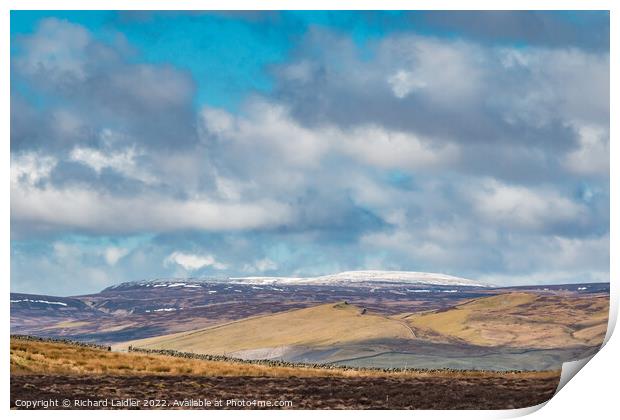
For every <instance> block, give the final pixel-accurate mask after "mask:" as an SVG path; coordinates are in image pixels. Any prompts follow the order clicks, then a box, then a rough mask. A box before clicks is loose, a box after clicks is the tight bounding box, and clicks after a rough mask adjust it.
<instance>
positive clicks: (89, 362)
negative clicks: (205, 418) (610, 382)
mask: <svg viewBox="0 0 620 420" xmlns="http://www.w3.org/2000/svg"><path fill="white" fill-rule="evenodd" d="M28 374H70V375H71V374H74V375H124V376H135V375H196V376H255V377H287V378H290V377H341V378H346V377H350V378H351V377H386V376H389V377H399V378H403V377H404V378H425V377H434V378H440V377H445V378H492V377H515V378H524V379H525V378H550V377H557V376H558V372H557V371H549V372H522V373H511V372H508V373H502V372H480V371H462V372H461V371H459V372H455V371H442V370H439V371H425V370H420V371H407V372H391V373H386V372H381V371H375V370H348V369H345V368H335V369H320V368H310V367H308V368H306V367H272V366H264V365H259V364H248V363H235V362H223V361H207V360H196V359H186V358H181V357H172V356H162V355H151V354H140V353H119V352H110V351H105V350H100V349H93V348H87V347H81V346H76V345H70V344H64V343H54V342H34V341H29V340H22V339H15V338H11V375H28Z"/></svg>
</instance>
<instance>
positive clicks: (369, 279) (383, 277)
mask: <svg viewBox="0 0 620 420" xmlns="http://www.w3.org/2000/svg"><path fill="white" fill-rule="evenodd" d="M205 283H229V284H251V285H276V284H279V285H289V286H295V285H300V286H304V285H307V286H311V285H316V286H321V285H326V286H329V285H340V286H363V285H368V284H378V283H392V284H410V285H415V284H420V285H430V286H470V287H491V286H493V285H491V284H488V283H483V282H479V281H474V280H470V279H466V278H462V277H455V276H450V275H448V274H440V273H424V272H417V271H379V270H362V271H344V272H342V273H335V274H328V275H325V276H317V277H217V278H215V277H213V278H199V277H189V278H159V279H151V280H139V281H130V282H124V283H119V284H116V285H113V286H110V287H107V288H105V289H104V291H112V290H118V289H124V288H127V287H136V286H138V287H149V288H159V287H165V288H192V287H197V286H200V285H203V284H205Z"/></svg>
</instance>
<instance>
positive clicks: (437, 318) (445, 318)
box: [403, 293, 609, 348]
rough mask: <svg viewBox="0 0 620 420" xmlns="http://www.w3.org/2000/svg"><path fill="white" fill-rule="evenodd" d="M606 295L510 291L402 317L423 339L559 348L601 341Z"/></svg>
mask: <svg viewBox="0 0 620 420" xmlns="http://www.w3.org/2000/svg"><path fill="white" fill-rule="evenodd" d="M608 308H609V299H608V298H607V297H594V298H593V297H588V298H581V297H565V296H545V297H541V296H538V295H535V294H531V293H509V294H504V295H498V296H492V297H487V298H480V299H475V300H473V301H470V302H467V303H464V304H461V305H456V306H455V307H453V308H451V309H449V310H443V311H432V312H428V313H423V314H411V315H407V316H405V317H404V318H403V319H404V320H405V321H406V322H407V323H408V324H409V325H410V326H411V327H412V328H413V329H414V331H415V332H416V335H417V336H418V337H419V338H424V339H428V340H431V341H451V340H452V341H455V340H456V341H458V340H460V341H465V342H468V343H471V344H476V345H483V346H512V347H531V348H556V347H570V346H580V345H588V346H592V345H599V344H600V343H601V342H602V340H603V337H604V335H605V331H606V328H607V316H608Z"/></svg>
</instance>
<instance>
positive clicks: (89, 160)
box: [70, 146, 156, 184]
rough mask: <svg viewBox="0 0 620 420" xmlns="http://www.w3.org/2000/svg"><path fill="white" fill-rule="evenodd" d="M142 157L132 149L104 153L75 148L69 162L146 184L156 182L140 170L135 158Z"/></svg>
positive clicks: (90, 149) (97, 150)
mask: <svg viewBox="0 0 620 420" xmlns="http://www.w3.org/2000/svg"><path fill="white" fill-rule="evenodd" d="M140 155H142V153H139V152H137V151H136V149H135V148H134V147H129V148H125V149H123V150H119V151H104V150H100V149H94V148H89V147H79V146H78V147H75V148H74V149H73V150H72V151H71V153H70V160H72V161H75V162H80V163H82V164H84V165H86V166H89V167H91V168H93V169H94V170H95V171H96V172H97V173H100V172H101V171H102V170H103V169H104V168H110V169H113V170H115V171H116V172H118V173H120V174H122V175H124V176H126V177H128V178H133V179H137V180H139V181H142V182H144V183H147V184H151V183H154V182H156V178H155V177H154V176H153V175H151V174H149V173H148V172H147V171H145V170H144V169H142V168H140V167H139V166H138V164H137V162H136V158H137V157H139V156H140Z"/></svg>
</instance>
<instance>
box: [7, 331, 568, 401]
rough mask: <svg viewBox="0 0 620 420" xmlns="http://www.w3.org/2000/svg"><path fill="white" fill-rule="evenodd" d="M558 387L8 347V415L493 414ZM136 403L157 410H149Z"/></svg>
mask: <svg viewBox="0 0 620 420" xmlns="http://www.w3.org/2000/svg"><path fill="white" fill-rule="evenodd" d="M558 381H559V371H548V372H481V371H441V370H440V371H407V372H382V371H377V370H363V369H362V370H349V369H338V368H336V369H318V368H300V367H294V368H293V367H290V368H289V367H270V366H264V365H258V364H250V363H238V362H221V361H207V360H195V359H186V358H178V357H171V356H163V355H150V354H148V355H147V354H139V353H118V352H110V351H106V350H102V349H95V348H87V347H81V346H76V345H70V344H64V343H57V342H34V341H29V340H19V339H12V340H11V407H12V408H19V407H17V405H16V404H17V403H16V402H17V401H18V400H22V401H23V400H43V399H58V400H64V399H68V400H69V401H70V402H71V404H70V406H69V407H66V408H79V407H76V406H75V401H76V400H82V401H84V400H90V401H93V400H99V401H101V400H107V401H111V400H117V401H118V400H121V399H135V400H136V401H137V402H138V404H139V405H138V407H136V408H209V407H202V406H190V407H187V405H184V404H183V402H187V399H188V398H191V399H209V400H211V401H213V400H216V399H220V400H224V401H230V400H245V401H247V400H250V401H252V400H257V401H272V402H273V401H278V400H280V401H281V400H286V401H291V405H289V406H286V407H283V408H298V409H317V408H331V409H344V408H348V409H363V408H378V409H467V408H469V409H502V408H518V407H527V406H531V405H536V404H540V403H542V402H544V401H546V400H548V399H549V398H551V396H553V393H554V392H555V389H556V387H557V384H558ZM145 401H165V405H161V403H160V404H159V405H157V406H149V405H148V404H146V405H145ZM174 401H176V402H181V404H180V405H174V404H173V402H174ZM225 404H226V403H225ZM51 408H58V407H51ZM60 408H62V407H60ZM92 408H127V407H124V406H118V407H92ZM222 408H240V407H239V406H227V405H224V406H223V407H222ZM243 408H260V407H257V406H256V405H249V406H246V407H243Z"/></svg>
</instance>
